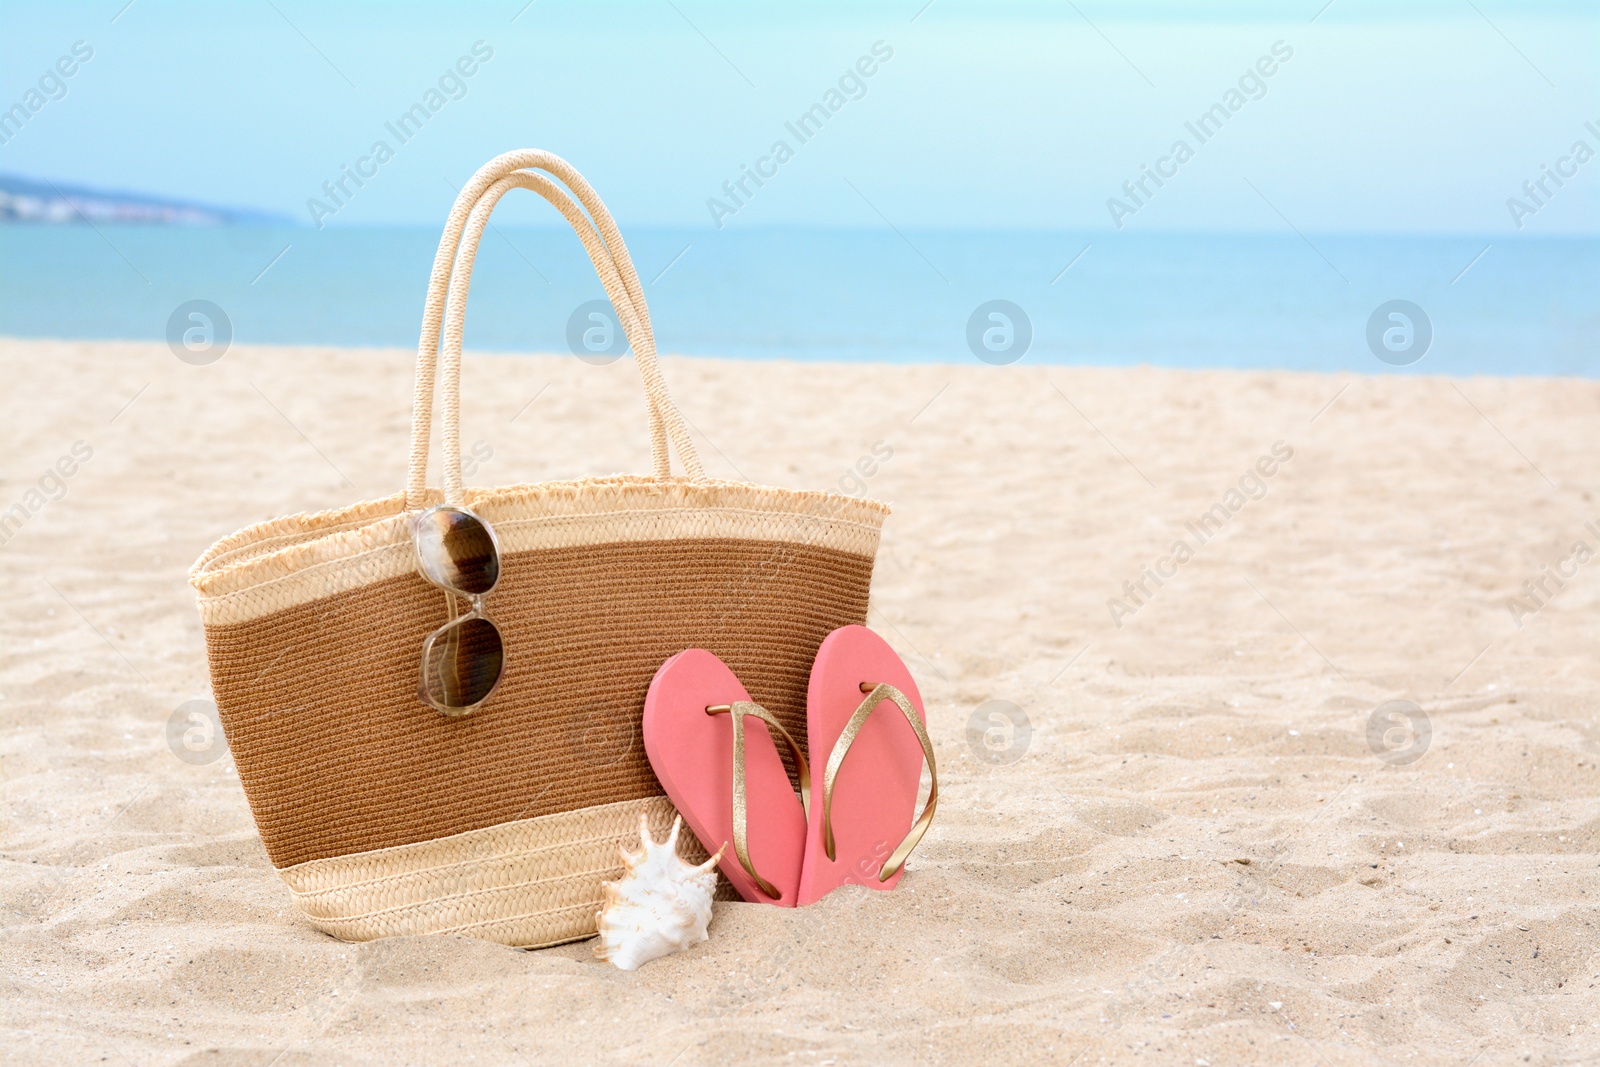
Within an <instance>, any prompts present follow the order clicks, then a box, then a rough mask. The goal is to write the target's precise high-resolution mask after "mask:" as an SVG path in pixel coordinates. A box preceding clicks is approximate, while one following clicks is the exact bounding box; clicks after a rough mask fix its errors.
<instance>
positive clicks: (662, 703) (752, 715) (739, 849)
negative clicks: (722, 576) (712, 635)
mask: <svg viewBox="0 0 1600 1067" xmlns="http://www.w3.org/2000/svg"><path fill="white" fill-rule="evenodd" d="M752 719H754V720H759V721H758V722H756V723H752V722H751V720H752ZM643 732H644V748H645V752H646V754H647V755H648V756H649V757H650V766H651V768H652V769H653V770H654V771H655V772H656V777H657V778H658V779H660V780H661V785H662V786H663V787H664V788H665V789H666V791H667V796H668V797H669V798H670V799H671V800H672V803H673V805H674V806H675V807H676V808H677V809H678V812H679V813H680V814H681V815H682V816H683V818H684V821H685V822H687V823H688V824H689V829H691V830H693V831H694V835H695V836H696V837H698V838H699V839H700V843H701V844H702V845H704V846H705V847H706V849H707V851H710V852H715V851H716V850H717V849H718V848H719V847H721V846H722V845H724V844H728V843H731V844H732V846H733V848H732V850H731V851H730V852H728V853H725V854H724V855H723V858H722V862H721V863H720V864H718V866H719V867H720V868H721V870H722V873H723V874H725V875H727V877H728V881H729V882H731V883H733V887H734V888H735V889H737V890H738V891H739V895H740V896H741V897H743V898H744V899H745V900H748V901H751V902H755V903H764V904H777V905H780V906H783V907H789V908H792V907H794V905H795V901H796V899H797V891H798V889H799V884H800V860H801V856H802V855H803V853H804V851H805V838H806V818H807V805H808V801H806V800H805V794H804V793H802V794H801V795H800V796H796V795H795V792H794V788H793V787H792V786H791V785H790V784H789V775H788V772H787V771H785V770H784V767H783V760H781V759H780V758H779V757H778V750H777V748H776V746H775V745H774V744H773V742H774V740H779V739H781V740H783V741H784V742H786V743H787V744H788V745H789V746H790V747H791V748H792V749H793V750H794V754H795V758H796V760H797V761H798V765H799V767H800V777H801V788H802V790H809V788H810V785H811V782H810V776H809V772H808V770H807V769H806V763H805V755H804V753H802V752H801V751H800V746H799V744H798V743H797V742H796V741H795V739H794V738H793V737H791V736H790V735H789V732H788V731H787V730H785V729H784V728H783V727H782V726H781V725H780V724H779V723H778V721H777V719H775V718H773V717H772V715H771V714H770V713H768V712H767V710H766V709H765V708H763V707H761V706H760V705H758V704H755V703H753V702H752V701H751V700H750V694H749V693H747V692H746V691H745V688H744V686H742V685H740V684H739V679H738V678H735V677H734V674H733V672H732V671H731V670H729V669H728V667H727V665H726V664H725V663H723V662H722V661H721V660H720V659H718V658H717V657H716V656H713V655H712V654H711V653H709V652H707V651H705V650H704V649H699V648H691V649H689V650H688V651H687V652H680V653H678V654H677V655H676V656H673V657H672V658H671V659H669V660H667V662H665V663H663V664H662V665H661V669H660V670H658V671H656V676H655V678H654V679H652V680H651V682H650V692H649V694H648V695H647V696H646V697H645V699H644V727H643ZM914 792H915V790H914V789H913V793H914Z"/></svg>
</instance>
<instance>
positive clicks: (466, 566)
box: [416, 507, 500, 596]
mask: <svg viewBox="0 0 1600 1067" xmlns="http://www.w3.org/2000/svg"><path fill="white" fill-rule="evenodd" d="M416 521H417V527H416V538H417V561H418V563H419V565H420V566H421V567H422V571H423V573H424V574H426V575H427V577H428V580H429V581H431V582H433V583H434V584H435V585H442V586H444V587H445V588H446V589H454V590H456V591H457V592H460V593H466V594H468V595H469V596H482V595H483V594H484V593H487V592H488V591H489V590H491V589H493V588H494V583H495V582H497V581H499V580H500V555H499V553H498V552H496V551H495V548H494V538H493V536H491V535H490V533H489V528H488V527H487V526H485V525H484V524H483V522H482V521H481V520H480V519H479V518H478V517H477V516H476V515H473V514H471V513H470V512H466V511H461V510H458V509H456V508H446V507H440V508H429V509H428V510H427V511H424V512H423V513H422V514H421V515H419V516H417V520H416Z"/></svg>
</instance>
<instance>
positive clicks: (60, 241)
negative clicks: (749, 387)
mask: <svg viewBox="0 0 1600 1067" xmlns="http://www.w3.org/2000/svg"><path fill="white" fill-rule="evenodd" d="M627 236H628V241H629V247H630V249H631V251H632V254H633V258H634V261H635V263H636V265H637V267H638V270H639V274H640V276H641V278H642V280H643V283H644V289H645V294H646V297H647V300H648V302H649V306H650V312H651V316H652V318H653V320H654V323H655V331H656V338H657V345H658V347H659V349H660V350H661V351H663V352H676V353H688V354H694V355H709V356H723V357H731V358H741V359H792V360H844V361H879V362H891V363H911V362H958V363H959V362H971V363H977V362H978V360H979V358H980V357H985V362H991V363H1006V362H1016V361H1022V362H1032V363H1056V364H1091V365H1102V366H1128V365H1136V364H1151V365H1156V366H1167V367H1229V368H1286V369H1298V370H1320V371H1336V370H1337V371H1358V372H1360V371H1369V372H1375V373H1376V372H1382V373H1394V372H1397V371H1398V372H1402V373H1416V372H1422V373H1439V374H1496V375H1510V374H1534V375H1582V376H1589V377H1596V376H1600V240H1596V239H1593V238H1510V237H1503V236H1499V237H1497V236H1493V235H1485V236H1479V237H1473V236H1352V235H1326V234H1306V235H1304V236H1300V235H1296V234H1284V235H1260V234H1200V233H1197V234H1129V233H1113V232H1109V231H1105V232H1095V233H1068V232H1035V231H1029V232H1012V231H1006V232H971V231H938V232H930V231H920V230H919V231H904V232H901V231H894V230H887V229H886V230H873V231H857V230H826V229H736V228H733V227H729V228H727V229H725V230H721V231H717V230H713V229H711V228H710V227H702V228H698V229H662V228H650V227H630V228H629V229H628V230H627ZM437 241H438V231H437V230H432V229H422V228H377V229H352V228H335V227H329V228H326V229H323V230H314V229H310V228H290V227H283V228H274V227H251V226H223V227H214V228H206V227H194V228H184V227H154V226H152V227H138V226H106V225H100V226H98V227H95V226H88V225H74V226H38V225H12V226H0V334H7V335H12V336H23V337H65V338H125V339H149V340H159V339H163V338H165V337H167V336H168V330H169V325H170V323H171V321H172V319H173V315H174V311H175V310H176V309H177V308H178V307H179V306H180V305H182V304H184V303H185V302H187V301H191V300H206V301H210V302H211V303H213V304H215V305H217V307H219V308H221V309H222V312H223V314H225V315H226V316H227V318H228V320H229V326H230V327H231V330H232V334H233V340H234V343H235V344H240V343H246V344H250V343H260V344H331V345H358V346H400V347H412V346H414V345H415V344H416V339H417V331H418V327H419V324H420V321H421V313H422V301H423V295H424V293H425V291H426V287H427V280H428V274H429V270H430V268H431V265H432V260H433V254H434V248H435V246H436V244H437ZM603 297H604V292H603V290H602V289H601V287H600V284H599V282H598V280H597V279H596V278H595V275H594V272H593V270H592V268H591V267H590V264H589V262H588V259H587V257H586V255H585V253H584V251H583V249H582V246H581V245H580V244H579V243H578V241H577V239H576V238H575V237H574V236H573V235H572V233H571V232H570V231H566V230H560V229H508V228H504V227H492V228H491V229H490V230H489V232H488V233H487V234H486V235H485V237H484V241H483V245H482V250H481V254H480V257H479V263H478V266H477V269H476V272H475V273H474V275H473V286H472V299H471V302H470V305H469V309H468V315H467V327H466V343H467V346H468V347H469V348H473V349H483V350H494V351H505V352H528V351H541V352H549V351H555V352H565V351H568V350H569V349H570V348H572V347H573V346H572V344H571V343H569V337H571V336H579V337H587V338H588V340H589V342H590V343H592V341H593V338H594V337H596V336H600V335H597V334H592V333H590V334H585V329H586V328H587V327H588V325H589V324H590V323H598V322H599V321H600V320H596V319H592V318H591V317H590V312H589V311H586V310H585V307H586V305H590V304H591V302H593V301H596V300H600V299H603ZM997 300H999V301H1006V302H1008V303H1009V305H1012V307H1011V308H1008V309H1006V310H1005V311H1004V314H1003V316H1002V317H1001V318H993V317H992V316H991V315H990V314H989V312H987V311H985V310H984V305H986V304H988V303H989V302H990V301H997ZM1394 300H1404V301H1409V302H1410V303H1411V304H1413V305H1415V307H1416V308H1418V309H1420V310H1421V313H1422V315H1423V316H1425V318H1426V327H1427V332H1429V333H1431V341H1430V342H1429V343H1428V345H1427V349H1426V351H1425V352H1422V353H1420V355H1419V354H1418V353H1417V352H1416V350H1415V349H1413V350H1412V351H1411V353H1410V355H1408V356H1406V357H1405V358H1403V359H1398V360H1396V359H1389V360H1380V358H1379V357H1378V356H1377V355H1375V352H1374V349H1373V346H1372V344H1371V342H1370V340H1369V330H1368V326H1369V322H1370V321H1371V320H1372V319H1373V316H1374V312H1375V311H1377V310H1378V309H1379V308H1380V306H1381V305H1384V304H1385V303H1387V302H1389V301H1394ZM591 310H592V308H591ZM975 313H976V314H975ZM1382 317H1384V318H1385V322H1387V321H1388V319H1387V316H1382ZM1394 321H1396V322H1399V321H1401V320H1394ZM1407 321H1409V320H1407ZM574 324H576V327H577V329H576V332H574V329H573V327H574ZM991 328H993V329H997V330H999V331H1000V332H999V333H990V332H988V331H989V330H990V329H991ZM1410 328H1412V329H1420V328H1421V326H1420V325H1419V324H1416V323H1411V324H1410ZM1007 331H1010V332H1009V333H1007ZM603 332H604V331H603V329H602V331H601V333H602V334H603ZM1029 334H1031V337H1028V336H1027V335H1029ZM1019 337H1021V338H1023V339H1026V342H1027V343H1026V347H1025V350H1020V349H1022V343H1021V341H1020V340H1019ZM997 338H998V342H996V340H995V339H997ZM1007 344H1009V345H1010V346H1011V347H1010V348H1009V349H1007V348H1006V347H1005V346H1006V345H1007ZM986 349H987V351H986ZM997 350H998V351H997ZM1411 356H1417V358H1415V359H1414V360H1413V359H1411ZM1397 363H1404V364H1406V365H1405V366H1396V365H1394V364H1397Z"/></svg>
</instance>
